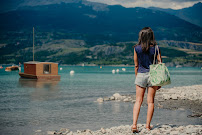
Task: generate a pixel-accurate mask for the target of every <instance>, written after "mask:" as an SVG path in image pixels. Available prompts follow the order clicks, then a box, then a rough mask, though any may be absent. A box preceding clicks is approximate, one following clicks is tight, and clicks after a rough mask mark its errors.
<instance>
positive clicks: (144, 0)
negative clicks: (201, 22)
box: [88, 0, 202, 9]
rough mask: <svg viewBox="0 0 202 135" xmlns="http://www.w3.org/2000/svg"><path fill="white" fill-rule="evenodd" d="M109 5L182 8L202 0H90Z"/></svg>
mask: <svg viewBox="0 0 202 135" xmlns="http://www.w3.org/2000/svg"><path fill="white" fill-rule="evenodd" d="M88 1H93V2H99V3H106V4H108V5H122V6H124V7H160V8H172V9H181V8H186V7H190V6H193V5H194V4H195V3H198V2H202V0H88Z"/></svg>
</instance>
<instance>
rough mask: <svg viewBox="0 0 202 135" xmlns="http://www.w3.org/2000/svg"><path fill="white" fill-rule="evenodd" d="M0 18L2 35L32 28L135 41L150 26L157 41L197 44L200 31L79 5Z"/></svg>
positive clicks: (149, 13)
mask: <svg viewBox="0 0 202 135" xmlns="http://www.w3.org/2000/svg"><path fill="white" fill-rule="evenodd" d="M0 18H1V21H0V29H1V31H8V30H12V31H19V30H23V29H30V28H31V27H32V26H35V27H38V29H41V30H44V31H50V30H53V31H60V30H65V31H66V32H68V33H85V34H101V35H105V36H106V38H108V39H113V40H119V41H128V40H137V36H138V32H139V31H140V30H141V29H142V28H143V27H145V26H149V27H151V28H152V29H153V30H154V32H155V34H156V38H157V39H172V40H181V41H194V42H199V41H200V40H201V37H200V34H201V30H202V28H200V27H198V26H196V25H193V24H191V23H189V22H186V21H184V20H182V19H180V18H178V17H176V16H173V15H170V14H168V13H165V12H162V11H153V10H150V9H145V8H140V7H137V8H124V7H122V6H118V5H115V6H107V7H106V10H103V11H98V10H95V9H94V6H89V5H86V4H84V3H82V2H78V3H61V4H53V5H42V6H34V7H21V8H20V9H18V10H14V11H10V12H6V13H1V14H0Z"/></svg>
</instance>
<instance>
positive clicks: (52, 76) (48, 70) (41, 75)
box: [19, 27, 60, 80]
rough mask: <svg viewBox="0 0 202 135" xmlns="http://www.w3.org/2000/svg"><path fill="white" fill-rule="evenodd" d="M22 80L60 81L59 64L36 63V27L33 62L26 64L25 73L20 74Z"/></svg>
mask: <svg viewBox="0 0 202 135" xmlns="http://www.w3.org/2000/svg"><path fill="white" fill-rule="evenodd" d="M19 75H20V76H21V78H28V79H37V80H60V75H58V63H53V62H37V61H34V27H33V61H30V62H24V73H22V72H19Z"/></svg>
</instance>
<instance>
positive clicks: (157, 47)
mask: <svg viewBox="0 0 202 135" xmlns="http://www.w3.org/2000/svg"><path fill="white" fill-rule="evenodd" d="M156 46H157V50H158V54H159V47H158V45H155V54H154V61H153V64H154V62H155V61H156V60H155V58H156ZM159 59H160V63H162V61H161V58H160V55H159Z"/></svg>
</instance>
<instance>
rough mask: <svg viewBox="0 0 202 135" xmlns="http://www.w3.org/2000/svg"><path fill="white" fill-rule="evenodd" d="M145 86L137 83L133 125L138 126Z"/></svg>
mask: <svg viewBox="0 0 202 135" xmlns="http://www.w3.org/2000/svg"><path fill="white" fill-rule="evenodd" d="M144 92H145V88H142V87H140V86H138V85H136V102H135V104H134V108H133V127H134V128H136V126H137V120H138V116H139V112H140V107H141V104H142V101H143V98H144Z"/></svg>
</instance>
